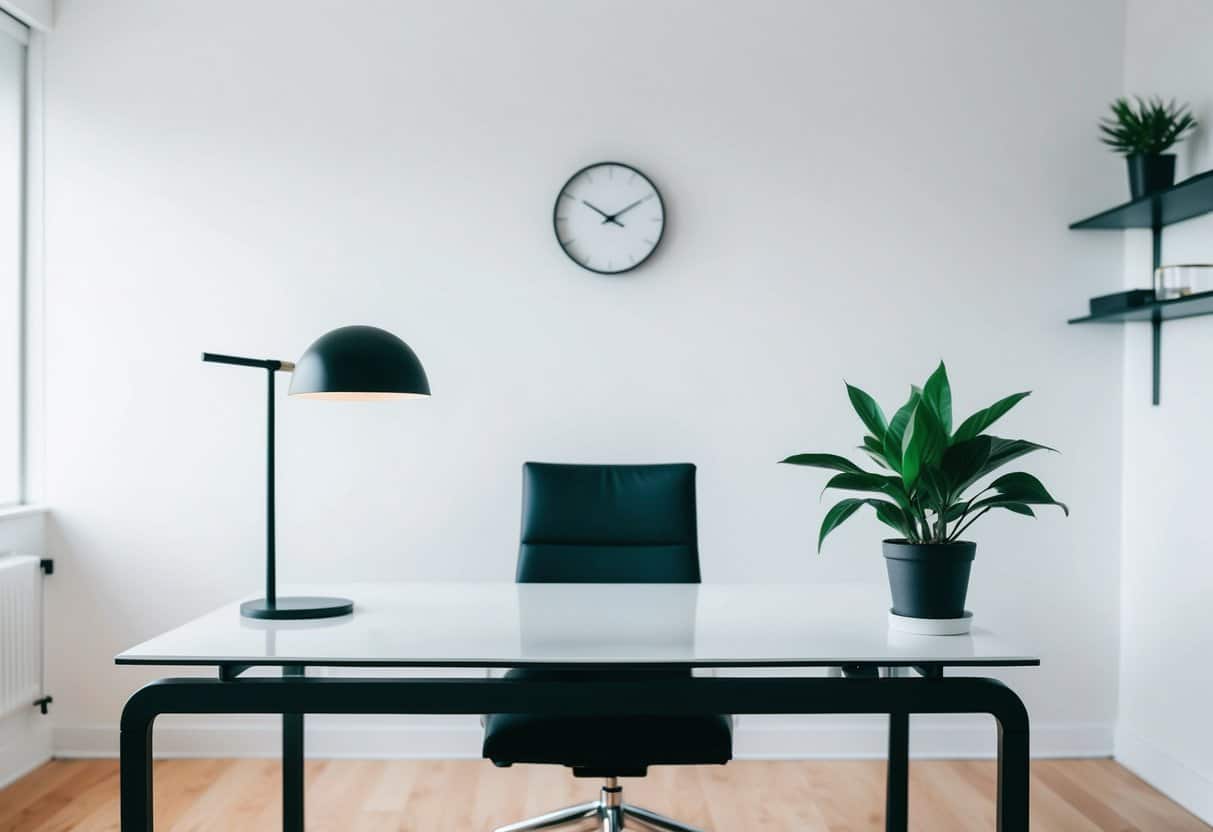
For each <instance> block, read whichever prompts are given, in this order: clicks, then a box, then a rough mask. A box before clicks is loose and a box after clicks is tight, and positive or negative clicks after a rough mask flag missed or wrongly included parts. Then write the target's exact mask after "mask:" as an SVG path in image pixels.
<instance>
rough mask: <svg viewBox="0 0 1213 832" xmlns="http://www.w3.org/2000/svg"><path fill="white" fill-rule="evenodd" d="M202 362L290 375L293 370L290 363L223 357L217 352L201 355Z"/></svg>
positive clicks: (266, 359)
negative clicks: (256, 368)
mask: <svg viewBox="0 0 1213 832" xmlns="http://www.w3.org/2000/svg"><path fill="white" fill-rule="evenodd" d="M202 360H203V361H209V362H211V363H214V364H235V365H237V366H239V367H259V368H261V369H262V370H273V371H275V372H279V371H280V372H284V373H290V372H293V371H294V369H295V364H294V362H292V361H279V360H278V359H276V358H245V357H243V356H240V355H223V354H221V353H217V352H204V353H202Z"/></svg>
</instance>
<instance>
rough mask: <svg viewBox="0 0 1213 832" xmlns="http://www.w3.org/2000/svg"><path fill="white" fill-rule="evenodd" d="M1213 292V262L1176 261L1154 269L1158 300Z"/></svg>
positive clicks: (1155, 295)
mask: <svg viewBox="0 0 1213 832" xmlns="http://www.w3.org/2000/svg"><path fill="white" fill-rule="evenodd" d="M1201 292H1213V263H1176V264H1175V265H1171V266H1159V267H1158V268H1157V269H1155V270H1154V297H1156V298H1157V299H1158V300H1174V299H1175V298H1182V297H1186V296H1187V295H1196V294H1199V293H1201Z"/></svg>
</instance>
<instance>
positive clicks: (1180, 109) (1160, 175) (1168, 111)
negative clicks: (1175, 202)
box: [1099, 97, 1197, 199]
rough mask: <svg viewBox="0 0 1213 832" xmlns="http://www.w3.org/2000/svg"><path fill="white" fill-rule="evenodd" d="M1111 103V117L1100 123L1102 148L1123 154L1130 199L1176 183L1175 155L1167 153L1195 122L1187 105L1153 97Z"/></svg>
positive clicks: (1121, 99) (1118, 100)
mask: <svg viewBox="0 0 1213 832" xmlns="http://www.w3.org/2000/svg"><path fill="white" fill-rule="evenodd" d="M1134 100H1135V101H1136V106H1134V105H1133V104H1132V103H1130V101H1129V99H1127V98H1118V99H1116V100H1115V101H1113V102H1112V105H1111V107H1112V116H1111V117H1110V118H1104V119H1102V120H1101V121H1100V123H1099V130H1100V132H1101V133H1103V136H1102V137H1101V138H1100V141H1102V142H1103V143H1104V144H1106V145H1108V146H1109V147H1111V148H1112V149H1113V150H1114V151H1116V152H1117V153H1123V154H1124V157H1125V162H1126V163H1127V164H1128V166H1129V192H1130V193H1131V194H1132V195H1133V199H1140V198H1141V197H1143V196H1145V195H1147V194H1150V193H1153V192H1154V191H1158V190H1161V189H1163V188H1169V187H1171V185H1172V184H1174V182H1175V154H1174V153H1167V152H1166V151H1167V150H1168V149H1169V148H1170V147H1171V146H1172V145H1173V144H1175V143H1176V142H1178V141H1182V140H1183V139H1184V137H1186V136H1187V135H1188V133H1189V132H1191V131H1192V130H1193V129H1195V128H1196V126H1197V122H1196V119H1195V118H1193V116H1192V114H1191V113H1190V112H1188V105H1187V104H1184V105H1176V103H1175V101H1174V99H1172V100H1171V101H1167V102H1164V101H1163V100H1162V99H1161V98H1158V97H1154V98H1151V99H1149V100H1148V101H1147V100H1143V99H1141V98H1135V99H1134Z"/></svg>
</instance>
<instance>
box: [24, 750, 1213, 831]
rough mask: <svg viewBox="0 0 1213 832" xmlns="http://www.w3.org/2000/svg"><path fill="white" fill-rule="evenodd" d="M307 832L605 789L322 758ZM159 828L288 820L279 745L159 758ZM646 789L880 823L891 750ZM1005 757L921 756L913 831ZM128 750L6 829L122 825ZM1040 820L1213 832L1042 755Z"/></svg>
mask: <svg viewBox="0 0 1213 832" xmlns="http://www.w3.org/2000/svg"><path fill="white" fill-rule="evenodd" d="M305 776H306V783H307V828H308V832H371V830H374V832H387V831H388V830H398V832H422V830H426V832H432V830H443V831H444V832H445V831H446V830H451V832H461V830H477V831H479V830H489V829H491V828H493V827H494V826H497V825H501V824H505V823H509V822H512V821H515V820H520V819H522V818H524V817H530V816H532V815H537V814H542V813H543V812H546V811H550V810H552V809H556V808H560V807H562V806H567V805H571V804H574V803H581V802H585V801H588V800H592V799H594V798H595V797H596V796H597V789H598V783H597V782H596V781H592V780H576V779H574V778H573V777H571V776H570V775H569V773H568V772H567V771H566V770H564V769H560V768H556V767H552V766H517V767H515V768H511V769H495V768H493V767H492V766H491V765H489V764H488V763H485V762H481V761H475V760H433V761H416V760H410V761H405V760H375V761H368V760H312V761H309V762H308V763H307V769H306V775H305ZM155 777H156V798H155V805H156V828H157V829H158V830H164V831H165V832H167V830H174V832H210V831H211V830H214V831H215V832H245V830H248V832H254V830H255V832H266V830H273V829H275V828H278V827H279V825H280V823H281V807H280V805H279V792H278V789H279V785H280V779H279V769H278V764H277V762H275V761H273V760H165V761H159V762H157V763H156V765H155ZM623 783H624V795H625V797H626V799H627V800H628V801H629V802H632V803H636V804H638V805H641V806H644V807H646V808H649V809H652V810H654V811H657V812H661V813H662V814H666V815H671V816H673V817H676V818H678V819H680V820H682V821H684V822H687V823H691V824H693V825H697V826H700V827H703V828H705V829H709V830H715V832H740V831H741V830H746V832H748V830H759V832H793V830H795V832H880V830H882V829H883V819H884V764H883V763H880V762H874V761H839V762H833V761H831V762H817V761H814V762H757V761H737V762H733V763H730V764H729V765H727V766H723V767H719V766H707V767H698V768H668V767H667V768H654V769H652V770H651V773H650V775H649V777H647V778H644V779H636V780H625V781H623ZM993 800H994V765H993V763H990V762H978V761H971V760H951V761H948V760H937V761H936V760H932V761H915V762H914V763H912V764H911V766H910V828H911V830H914V832H976V830H986V829H993V828H994V803H993ZM117 829H118V764H117V762H116V761H113V760H58V761H55V762H52V763H48V764H47V765H45V766H43V767H41V768H39V769H38V770H37V771H35V772H33V773H31V774H30V775H28V776H27V777H24V778H22V779H21V780H19V781H17V782H16V783H14V784H12V785H11V786H9V787H8V788H6V789H2V790H0V832H68V830H79V831H80V832H116V830H117ZM1032 829H1033V830H1035V832H1096V830H1103V831H1104V832H1137V830H1140V832H1211V830H1213V827H1209V826H1206V825H1205V824H1203V823H1201V822H1200V821H1199V820H1197V819H1196V818H1195V817H1193V816H1192V815H1191V814H1189V813H1188V812H1186V811H1184V810H1183V809H1182V808H1180V807H1179V806H1178V805H1176V804H1175V803H1173V802H1171V801H1170V800H1168V799H1167V798H1165V797H1164V796H1163V795H1161V794H1159V793H1158V792H1157V791H1155V790H1154V789H1152V788H1151V787H1150V786H1148V785H1147V784H1146V783H1144V782H1142V781H1141V780H1140V779H1138V778H1137V777H1135V776H1133V775H1132V774H1131V773H1130V772H1128V771H1127V770H1126V769H1124V768H1122V767H1121V766H1119V765H1117V764H1116V763H1114V762H1112V761H1111V760H1039V761H1036V762H1034V763H1033V764H1032Z"/></svg>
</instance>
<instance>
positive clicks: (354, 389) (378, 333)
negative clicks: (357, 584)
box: [202, 326, 430, 619]
mask: <svg viewBox="0 0 1213 832" xmlns="http://www.w3.org/2000/svg"><path fill="white" fill-rule="evenodd" d="M202 360H203V361H213V362H216V363H218V364H236V365H239V366H241V367H259V368H261V369H263V370H266V371H267V372H266V375H267V377H268V379H269V387H268V397H267V400H266V401H267V411H268V412H267V420H266V424H267V431H266V437H267V451H266V483H265V597H264V598H258V599H257V600H255V601H245V602H244V603H243V604H241V605H240V614H241V615H243V616H245V617H246V618H272V619H291V618H332V617H334V616H338V615H348V614H349V613H351V612H353V610H354V602H353V601H351V600H349V599H348V598H322V597H294V598H279V597H278V593H277V590H276V586H277V577H276V574H275V562H274V561H275V551H274V550H275V544H274V373H276V372H279V371H282V372H286V373H293V374H294V375H293V377H292V379H291V387H290V395H292V396H299V397H300V398H304V399H337V400H345V401H358V400H367V399H372V400H375V399H410V398H417V397H420V396H428V395H429V394H430V383H429V380H428V379H427V378H426V377H425V369H424V368H423V367H422V366H421V361H420V360H418V358H417V354H416V353H414V352H413V351H412V350H411V349H409V345H408V344H406V343H404V342H403V341H401V340H400V339H399V338H397V337H396V336H395V335H393V334H392V333H390V332H387V331H385V330H382V329H377V328H375V327H373V326H343V327H341V328H340V329H334V330H333V331H332V332H329V333H327V334H325V335H322V336H320V337H319V338H317V339H316V341H315V342H313V343H312V345H311V346H310V347H308V348H307V351H306V352H305V353H304V354H303V357H302V358H300V359H299V361H298V363H296V364H292V363H291V362H289V361H278V360H276V359H261V358H242V357H240V356H235V355H216V354H215V353H209V352H204V353H203V354H202Z"/></svg>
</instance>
